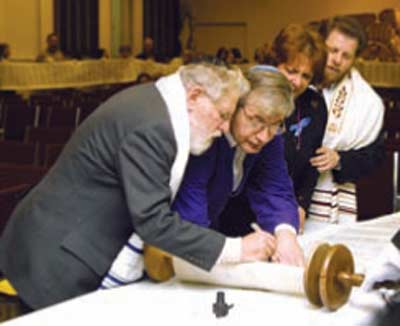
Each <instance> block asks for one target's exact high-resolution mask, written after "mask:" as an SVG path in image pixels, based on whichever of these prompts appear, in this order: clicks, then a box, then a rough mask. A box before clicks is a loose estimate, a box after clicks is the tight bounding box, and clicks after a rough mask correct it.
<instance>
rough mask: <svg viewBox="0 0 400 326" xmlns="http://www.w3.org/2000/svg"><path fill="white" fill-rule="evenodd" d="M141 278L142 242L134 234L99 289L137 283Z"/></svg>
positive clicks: (142, 276)
mask: <svg viewBox="0 0 400 326" xmlns="http://www.w3.org/2000/svg"><path fill="white" fill-rule="evenodd" d="M143 278H144V264H143V241H142V240H141V239H140V238H139V236H138V235H137V234H135V233H134V234H132V236H131V237H130V238H129V241H128V243H126V244H125V246H124V247H123V249H122V250H121V251H120V253H119V254H118V256H117V259H115V260H114V263H113V264H112V265H111V268H110V270H109V271H108V273H107V275H106V276H105V277H104V278H103V281H102V282H101V285H100V288H101V289H110V288H114V287H117V286H121V285H125V284H129V283H133V282H137V281H140V280H142V279H143Z"/></svg>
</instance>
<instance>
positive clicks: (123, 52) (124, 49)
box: [118, 44, 132, 59]
mask: <svg viewBox="0 0 400 326" xmlns="http://www.w3.org/2000/svg"><path fill="white" fill-rule="evenodd" d="M118 54H119V57H120V58H122V59H128V58H132V48H131V46H130V45H126V44H123V45H121V46H120V47H119V49H118Z"/></svg>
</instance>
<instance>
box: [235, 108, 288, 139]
mask: <svg viewBox="0 0 400 326" xmlns="http://www.w3.org/2000/svg"><path fill="white" fill-rule="evenodd" d="M242 111H243V113H244V115H245V116H246V119H247V120H248V121H249V123H250V125H251V128H252V129H254V132H255V133H259V132H261V131H263V130H266V129H267V130H268V131H269V132H270V133H272V134H273V135H281V134H283V133H284V132H285V131H286V127H285V123H284V121H278V122H276V123H273V124H271V123H268V122H266V121H265V120H264V119H263V118H262V117H260V116H259V115H257V114H251V113H249V112H248V109H247V107H246V106H243V107H242Z"/></svg>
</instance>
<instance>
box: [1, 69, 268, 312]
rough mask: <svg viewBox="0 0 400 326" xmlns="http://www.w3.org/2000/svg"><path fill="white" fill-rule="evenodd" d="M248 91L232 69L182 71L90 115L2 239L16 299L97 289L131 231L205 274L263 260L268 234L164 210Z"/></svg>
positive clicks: (39, 299)
mask: <svg viewBox="0 0 400 326" xmlns="http://www.w3.org/2000/svg"><path fill="white" fill-rule="evenodd" d="M247 89H248V87H247V82H246V81H245V80H244V78H243V77H242V75H241V73H240V71H237V70H227V69H226V68H224V67H216V66H212V65H209V64H199V65H188V66H183V67H181V68H180V69H179V70H178V72H177V73H175V74H172V75H170V76H166V77H164V78H161V79H160V80H159V81H157V83H149V84H145V85H141V86H135V91H132V88H128V89H126V90H124V91H122V92H119V93H117V94H116V95H114V96H112V97H111V98H110V99H108V100H107V101H106V102H104V103H103V104H102V105H101V106H100V107H99V108H98V109H96V110H95V112H94V113H93V114H91V115H90V116H89V117H88V118H87V120H85V123H83V124H81V125H80V127H79V128H78V129H77V130H76V131H75V132H74V134H73V136H72V138H71V139H70V141H69V142H68V143H67V144H66V146H65V147H64V150H63V152H62V153H61V155H60V157H59V159H58V161H57V163H56V164H55V165H54V166H53V167H52V169H51V170H50V171H49V172H48V173H47V175H46V176H45V177H44V178H43V179H42V180H41V182H40V183H39V184H37V185H36V186H35V187H34V188H33V189H32V190H31V191H30V192H29V193H28V194H27V195H26V196H25V197H24V198H23V199H22V201H21V202H20V203H19V205H18V206H17V208H16V209H15V211H14V213H13V214H12V216H11V218H10V220H9V222H8V224H7V226H6V228H5V230H4V232H3V234H2V238H1V243H0V269H1V271H2V272H3V274H4V275H5V277H6V278H7V279H8V280H9V281H10V283H11V285H12V286H13V287H14V288H15V289H16V290H17V292H18V296H19V298H20V299H21V300H22V301H23V302H25V304H26V305H27V306H29V307H30V308H33V309H40V308H43V307H46V306H49V305H52V304H55V303H58V302H61V301H64V300H67V299H71V298H74V297H77V296H79V295H83V294H85V293H88V292H91V291H95V290H97V289H98V288H99V286H100V284H101V281H102V278H103V276H104V275H105V274H106V273H107V271H108V270H109V269H110V267H111V264H112V262H113V260H114V259H115V257H116V255H117V254H118V252H119V251H120V250H121V248H122V247H123V245H124V244H125V243H126V242H127V241H128V239H129V237H130V236H131V235H132V233H133V232H136V233H137V235H138V236H139V237H140V238H142V239H143V241H145V242H146V243H149V244H151V245H153V246H156V247H159V248H160V249H162V250H164V251H166V252H169V253H171V254H173V255H175V256H178V257H181V258H182V259H185V260H187V261H190V262H191V263H193V264H195V265H196V266H198V267H199V268H202V269H204V270H210V269H211V268H212V267H213V266H214V265H215V264H216V263H219V262H230V263H238V262H246V261H254V260H265V259H267V256H268V248H269V247H270V245H269V242H270V241H271V240H270V235H268V234H267V233H266V232H262V231H257V232H253V233H252V234H250V235H247V236H246V237H243V238H238V239H232V238H227V237H225V236H224V235H222V234H220V233H217V232H215V231H213V230H208V229H205V228H203V227H200V226H198V225H194V224H192V223H189V222H187V221H184V220H182V219H181V218H180V216H179V214H177V213H175V212H173V211H172V210H171V202H172V198H173V196H174V194H175V192H176V191H177V187H178V185H179V183H180V181H181V179H182V176H183V174H184V170H185V166H186V162H187V159H188V156H189V152H191V153H193V154H197V155H199V154H201V153H202V152H204V151H205V150H207V148H208V147H209V146H210V145H211V143H212V141H213V140H214V139H215V137H218V136H220V135H221V133H222V132H225V131H227V129H228V126H229V120H230V117H231V116H232V113H233V111H234V109H235V107H236V103H237V100H238V98H239V96H240V95H242V94H243V92H244V91H247ZM18 248H20V249H21V248H23V249H21V250H19V249H18Z"/></svg>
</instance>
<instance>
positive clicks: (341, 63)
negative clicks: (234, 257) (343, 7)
mask: <svg viewBox="0 0 400 326" xmlns="http://www.w3.org/2000/svg"><path fill="white" fill-rule="evenodd" d="M325 43H326V46H327V49H328V59H327V64H326V66H325V73H324V83H323V96H324V99H325V102H326V105H327V108H328V121H327V125H326V129H325V135H324V139H323V142H322V146H321V147H320V148H319V149H317V151H316V155H315V156H314V157H313V158H312V159H311V164H312V165H313V166H314V167H316V168H317V169H318V171H319V172H320V177H319V179H318V182H317V185H316V187H315V189H314V192H313V196H312V200H311V206H310V208H309V217H310V218H311V219H314V220H320V221H326V222H331V223H347V222H354V221H355V220H356V218H357V204H356V188H355V184H354V182H355V181H356V180H357V179H358V178H360V177H361V176H364V175H366V174H368V173H369V172H370V171H371V170H372V169H373V168H374V167H376V166H377V165H378V164H379V163H380V162H381V159H382V157H383V156H384V147H383V144H382V143H378V144H377V145H376V146H375V145H374V146H372V143H373V142H374V141H375V140H376V139H377V137H378V135H379V132H380V130H381V127H382V121H383V114H384V107H383V104H382V101H381V99H380V98H379V96H378V95H377V94H376V93H375V92H374V90H373V89H372V88H371V86H370V85H369V84H368V83H367V82H366V81H365V80H364V79H363V78H362V77H361V75H360V74H359V72H358V71H357V70H356V69H355V68H354V63H355V60H356V58H357V55H359V54H360V52H361V50H362V49H363V48H364V46H365V44H366V36H365V33H364V31H363V30H362V27H361V26H360V24H359V23H358V22H357V21H356V20H354V19H351V18H348V17H335V18H334V19H332V20H331V21H330V22H329V23H328V25H327V28H326V31H325ZM362 147H366V148H367V149H368V151H354V150H358V149H360V148H362Z"/></svg>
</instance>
